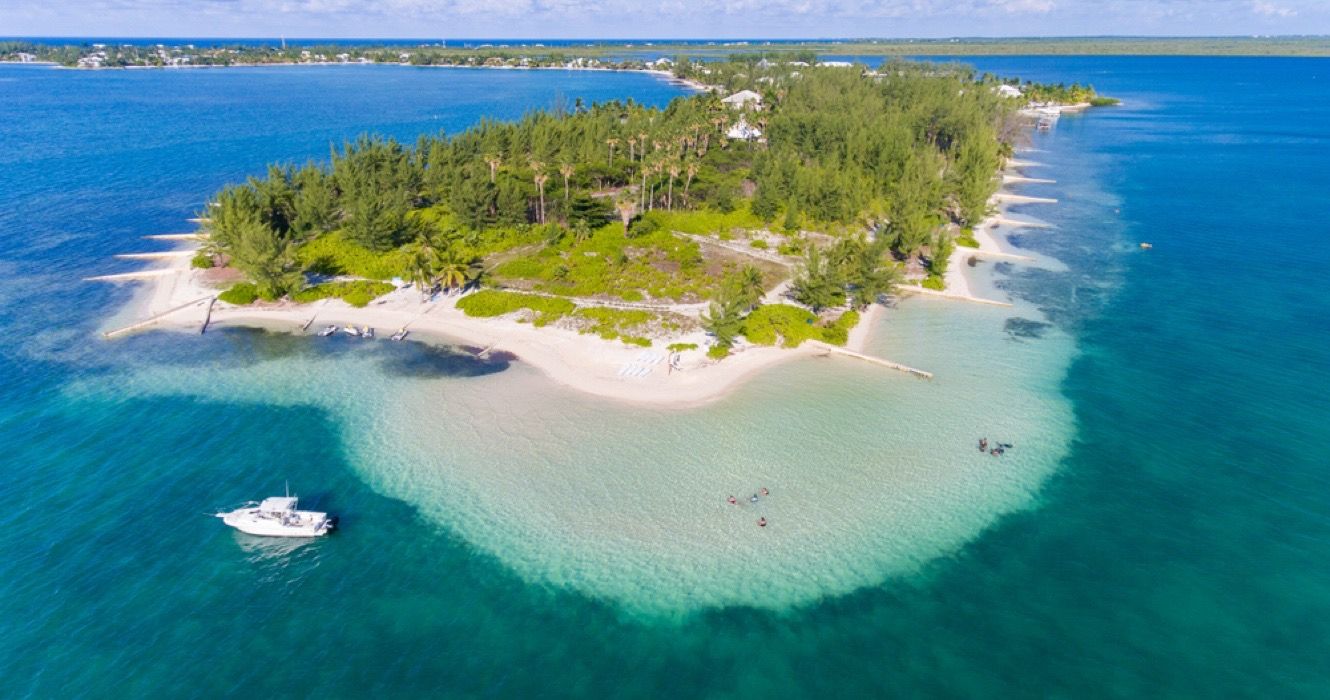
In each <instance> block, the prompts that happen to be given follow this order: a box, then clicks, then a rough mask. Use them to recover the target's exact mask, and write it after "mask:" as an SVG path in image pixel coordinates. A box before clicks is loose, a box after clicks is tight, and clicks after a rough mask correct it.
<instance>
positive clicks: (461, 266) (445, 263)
mask: <svg viewBox="0 0 1330 700" xmlns="http://www.w3.org/2000/svg"><path fill="white" fill-rule="evenodd" d="M438 270H439V272H438V281H439V283H440V284H442V285H443V286H444V287H446V288H447V289H456V288H459V287H465V286H466V285H468V284H470V283H472V282H475V281H476V280H478V279H480V275H481V273H482V272H483V268H482V267H481V264H480V258H477V257H473V256H467V255H464V254H462V252H461V251H460V250H458V249H457V248H449V249H448V250H447V251H445V252H444V254H443V256H442V257H441V258H440V260H439V268H438Z"/></svg>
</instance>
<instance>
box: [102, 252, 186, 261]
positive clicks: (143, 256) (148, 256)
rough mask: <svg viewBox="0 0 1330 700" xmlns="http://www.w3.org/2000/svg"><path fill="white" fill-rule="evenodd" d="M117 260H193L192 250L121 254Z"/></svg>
mask: <svg viewBox="0 0 1330 700" xmlns="http://www.w3.org/2000/svg"><path fill="white" fill-rule="evenodd" d="M114 257H115V258H116V259H117V260H175V259H178V258H192V257H194V251H192V250H159V251H157V252H154V253H120V254H118V255H115V256H114Z"/></svg>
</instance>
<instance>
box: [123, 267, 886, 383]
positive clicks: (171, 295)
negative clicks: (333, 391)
mask: <svg viewBox="0 0 1330 700" xmlns="http://www.w3.org/2000/svg"><path fill="white" fill-rule="evenodd" d="M154 269H157V270H167V271H169V272H168V274H161V275H156V276H152V277H145V278H142V279H140V280H136V282H137V283H141V284H142V285H143V289H142V290H141V291H140V292H139V293H138V294H137V295H136V296H135V299H134V301H133V302H132V303H131V305H130V308H129V309H127V310H126V311H125V312H124V313H121V314H118V315H117V317H116V319H115V323H114V325H115V326H117V327H120V326H124V325H128V324H130V323H134V322H138V321H142V320H145V319H150V318H154V317H156V316H158V315H162V314H165V315H163V316H161V318H160V319H159V320H157V321H156V322H155V323H153V324H151V325H148V326H146V327H144V328H143V329H142V330H150V329H165V330H177V331H187V332H194V333H197V332H199V330H200V328H201V327H202V325H203V322H204V318H205V316H206V315H207V313H208V306H209V304H208V302H207V300H210V299H211V298H212V297H213V296H215V295H216V294H217V292H218V291H219V290H218V289H217V288H216V287H214V286H212V285H210V284H208V283H207V282H206V281H205V279H204V274H203V272H202V271H200V270H196V269H191V268H190V267H189V259H188V258H187V257H182V258H176V259H173V260H171V261H170V262H169V263H168V264H165V265H161V266H159V267H157V268H154ZM460 298H461V297H460V296H459V295H451V296H447V295H443V296H439V297H437V299H436V300H434V301H426V302H422V301H421V296H420V294H419V292H417V291H416V290H415V289H413V288H410V287H406V288H401V289H398V290H396V291H394V292H391V293H389V294H387V295H385V296H383V297H380V298H379V299H376V300H375V301H374V302H373V303H371V304H370V305H369V306H367V307H364V308H355V307H352V306H350V305H348V304H346V303H345V302H343V301H341V300H339V299H326V300H322V301H318V302H315V303H312V304H296V303H293V302H276V303H271V304H265V303H262V302H260V303H257V304H254V305H251V306H233V305H230V304H226V303H224V302H220V301H219V302H216V304H214V305H213V306H212V310H211V317H210V319H209V325H208V328H209V329H214V328H218V327H227V326H232V327H257V328H264V329H267V330H272V331H281V332H290V333H296V334H306V335H311V336H312V335H314V334H315V333H316V332H317V331H319V330H320V329H322V328H325V327H326V326H329V325H337V326H339V327H340V326H344V325H346V324H352V325H355V326H360V327H363V326H369V327H371V328H373V329H375V334H376V336H377V338H376V340H372V341H365V342H380V341H386V339H387V337H388V336H389V335H391V334H392V333H393V332H395V331H396V330H397V329H399V328H403V327H405V328H407V329H408V330H409V331H410V336H409V337H408V340H414V341H423V342H434V343H438V344H448V345H463V346H467V347H472V348H475V349H476V350H475V351H476V352H480V351H482V350H488V352H489V353H490V354H496V353H508V354H511V355H513V356H515V357H516V358H517V359H518V360H519V361H521V362H525V363H527V364H529V365H531V366H532V367H535V368H536V369H538V370H540V371H541V372H543V373H544V374H545V375H546V376H548V377H549V378H550V379H552V380H554V381H555V382H557V383H559V384H562V385H565V386H568V387H571V388H573V389H576V390H578V391H582V392H585V393H588V394H592V395H596V396H601V397H605V398H611V399H617V400H622V401H629V402H633V403H641V404H650V405H655V406H662V407H673V408H687V407H690V406H696V405H701V404H704V403H708V402H711V401H715V400H716V399H719V398H721V397H723V396H725V395H726V394H727V393H729V392H730V391H732V390H733V389H734V388H735V387H737V386H739V385H740V384H742V383H743V382H744V381H745V380H747V379H748V378H750V377H752V376H753V375H755V374H757V373H759V372H761V371H763V370H765V369H767V368H770V367H773V366H775V365H778V364H781V363H784V362H788V361H791V360H795V359H798V358H806V357H813V356H818V355H825V354H827V350H826V349H824V348H818V347H814V346H812V345H805V346H803V347H800V348H796V349H784V348H777V347H764V346H755V345H748V344H740V345H738V346H736V347H735V349H734V351H733V352H732V354H731V355H730V357H728V358H726V359H725V360H723V361H720V362H716V361H714V360H711V359H710V358H708V357H706V345H705V343H706V340H707V339H706V336H705V334H704V333H703V332H701V331H696V332H694V333H691V334H688V335H686V336H682V337H678V338H671V339H669V341H663V340H660V341H657V342H656V343H655V346H653V347H652V348H642V347H637V346H628V345H625V344H623V343H621V342H618V341H607V340H603V339H601V338H599V337H597V336H593V335H584V334H579V333H577V332H575V331H572V330H567V329H562V328H556V327H552V326H550V327H544V328H535V327H533V326H532V325H531V324H529V323H523V322H519V321H518V320H515V319H514V318H512V317H504V318H473V317H468V316H467V315H466V314H464V313H463V312H462V311H461V310H459V309H457V301H458V299H460ZM191 302H195V303H193V304H191ZM182 305H183V306H184V308H179V307H181V306H182ZM879 311H880V308H879V307H876V306H875V307H873V308H871V309H870V310H869V311H868V312H866V313H865V314H864V317H863V319H862V320H861V322H860V323H859V325H858V326H857V327H856V328H855V329H854V330H853V331H852V333H851V335H850V340H849V343H848V344H847V346H846V349H847V350H851V351H859V350H862V348H863V347H864V345H865V344H866V343H867V341H868V338H869V337H870V334H871V332H872V331H871V329H872V326H873V325H874V323H875V321H876V319H877V314H878V312H879ZM302 329H303V330H302ZM104 330H108V331H109V330H111V327H109V326H108V328H106V329H104ZM674 342H679V343H696V344H697V345H698V349H696V350H689V351H685V352H682V353H680V356H679V362H678V365H679V369H673V368H671V367H670V365H669V361H668V357H669V352H668V350H667V349H666V348H665V346H666V345H667V344H669V343H674ZM841 361H847V362H855V361H858V360H854V359H852V358H844V359H842V360H841ZM625 367H634V368H637V372H636V373H640V372H641V371H643V370H646V374H644V375H643V376H633V377H624V376H621V375H620V372H621V371H622V370H624V369H625ZM883 371H888V370H883Z"/></svg>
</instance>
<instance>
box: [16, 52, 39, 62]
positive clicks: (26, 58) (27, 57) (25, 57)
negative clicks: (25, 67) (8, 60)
mask: <svg viewBox="0 0 1330 700" xmlns="http://www.w3.org/2000/svg"><path fill="white" fill-rule="evenodd" d="M35 60H37V57H36V56H35V55H33V54H30V53H23V52H22V51H20V52H19V54H18V62H19V63H32V62H33V61H35Z"/></svg>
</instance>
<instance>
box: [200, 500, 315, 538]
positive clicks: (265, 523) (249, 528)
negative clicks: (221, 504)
mask: <svg viewBox="0 0 1330 700" xmlns="http://www.w3.org/2000/svg"><path fill="white" fill-rule="evenodd" d="M297 505H298V501H297V499H296V497H295V496H273V497H272V498H265V499H263V501H261V502H258V503H256V502H254V501H250V502H249V503H247V504H245V505H244V506H242V507H240V508H237V509H236V510H233V511H229V512H226V513H218V514H217V517H219V518H221V519H222V522H224V523H226V524H227V525H229V526H231V527H233V528H235V529H237V530H239V531H241V532H243V533H245V534H247V535H256V536H258V537H321V536H323V535H326V534H328V533H329V532H332V529H333V528H334V527H336V526H337V518H336V517H329V515H328V514H327V513H318V512H315V511H312V510H298V509H297Z"/></svg>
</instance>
